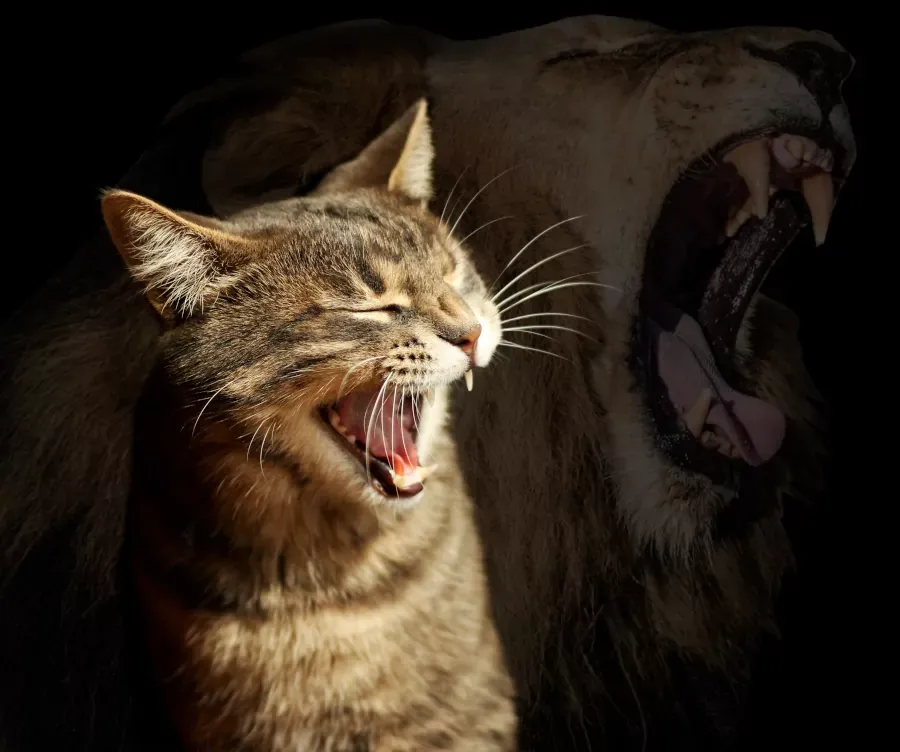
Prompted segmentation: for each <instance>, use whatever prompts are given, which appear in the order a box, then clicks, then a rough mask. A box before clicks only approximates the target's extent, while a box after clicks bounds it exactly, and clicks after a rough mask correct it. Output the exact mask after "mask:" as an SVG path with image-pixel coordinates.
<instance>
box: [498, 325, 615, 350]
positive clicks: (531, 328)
mask: <svg viewBox="0 0 900 752" xmlns="http://www.w3.org/2000/svg"><path fill="white" fill-rule="evenodd" d="M535 329H558V330H559V331H563V332H572V334H577V335H578V336H579V337H584V338H585V339H589V340H590V341H591V342H596V343H597V344H598V345H599V344H600V342H599V341H597V340H596V339H594V338H593V337H591V336H588V335H587V334H585V333H584V332H579V331H578V330H577V329H572V327H569V326H557V325H555V324H535V325H534V326H511V327H507V328H504V329H502V330H501V331H504V332H531V333H534V330H535Z"/></svg>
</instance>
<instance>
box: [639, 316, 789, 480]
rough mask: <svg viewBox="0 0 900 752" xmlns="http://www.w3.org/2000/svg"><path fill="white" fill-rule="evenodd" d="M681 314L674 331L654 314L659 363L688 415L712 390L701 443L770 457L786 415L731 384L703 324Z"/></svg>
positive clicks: (760, 459) (753, 458) (756, 460)
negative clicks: (656, 318)
mask: <svg viewBox="0 0 900 752" xmlns="http://www.w3.org/2000/svg"><path fill="white" fill-rule="evenodd" d="M675 317H676V320H675V321H673V322H672V324H673V326H672V327H671V331H666V330H665V329H664V328H663V327H661V326H659V324H657V322H655V321H653V320H652V319H651V321H652V323H653V324H655V325H656V327H654V328H657V327H658V328H657V331H656V335H657V337H658V340H657V367H658V369H659V375H660V378H661V379H662V380H663V383H664V384H665V385H666V387H667V389H668V392H669V399H670V400H671V401H672V404H673V405H675V407H676V409H677V410H678V411H679V413H680V414H681V415H682V416H687V415H688V414H689V413H690V412H691V410H692V408H694V406H695V405H697V403H698V400H699V399H701V395H702V394H703V390H704V389H706V390H708V394H709V396H710V397H711V400H710V407H709V411H708V413H706V415H705V417H702V416H701V418H700V420H699V421H698V426H700V428H698V433H699V431H702V430H703V428H702V426H706V427H707V429H706V431H705V432H704V433H703V434H701V435H700V438H701V443H704V445H706V446H709V447H710V448H717V449H720V450H721V449H724V448H726V447H727V448H728V449H729V453H730V454H731V456H737V457H740V458H741V459H743V460H744V461H745V462H746V463H748V464H750V465H761V464H763V463H764V462H767V461H768V460H770V459H771V458H772V457H774V456H775V454H776V453H777V452H778V450H779V449H780V447H781V443H782V442H783V441H784V436H785V430H786V423H785V418H784V415H783V414H782V412H781V411H780V410H779V409H778V408H777V407H775V406H774V405H771V404H769V403H768V402H764V401H763V400H761V399H757V398H756V397H751V396H750V395H747V394H744V393H742V392H739V391H738V390H737V389H735V388H733V387H732V386H731V385H730V384H728V382H726V381H725V379H724V377H723V376H722V374H721V373H720V371H719V369H718V367H717V366H716V363H715V359H714V358H713V354H712V351H711V350H710V347H709V344H708V343H707V341H706V338H705V337H704V336H703V330H702V329H701V328H700V325H699V324H698V323H697V322H696V321H695V320H694V319H693V318H691V317H690V316H688V315H687V314H685V313H681V312H680V311H679V312H678V313H677V314H675ZM667 323H668V322H667ZM701 409H703V408H701ZM723 439H724V441H723Z"/></svg>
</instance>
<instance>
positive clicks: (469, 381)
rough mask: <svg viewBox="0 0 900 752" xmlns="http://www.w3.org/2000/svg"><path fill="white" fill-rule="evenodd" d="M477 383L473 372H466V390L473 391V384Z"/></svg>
mask: <svg viewBox="0 0 900 752" xmlns="http://www.w3.org/2000/svg"><path fill="white" fill-rule="evenodd" d="M474 381H475V377H474V376H473V375H472V370H471V369H469V370H468V371H466V389H468V390H469V391H470V392H471V391H472V383H473V382H474Z"/></svg>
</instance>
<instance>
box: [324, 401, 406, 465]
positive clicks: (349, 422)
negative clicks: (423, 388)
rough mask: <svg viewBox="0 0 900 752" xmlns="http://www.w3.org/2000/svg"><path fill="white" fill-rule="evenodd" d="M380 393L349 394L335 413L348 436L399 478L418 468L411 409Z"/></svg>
mask: <svg viewBox="0 0 900 752" xmlns="http://www.w3.org/2000/svg"><path fill="white" fill-rule="evenodd" d="M379 392H381V389H380V387H379V389H377V390H372V391H360V392H354V393H352V394H348V395H347V396H346V397H344V398H343V399H341V400H340V401H339V402H338V403H337V405H336V410H337V413H338V415H339V416H340V418H341V423H342V424H343V426H344V428H346V429H347V432H348V433H351V434H353V435H354V436H356V438H357V439H358V440H359V441H361V442H362V443H364V444H365V445H366V446H367V447H368V450H369V453H370V454H372V455H373V456H375V457H380V458H381V459H384V460H387V462H388V464H389V465H390V466H391V467H392V468H393V470H394V472H395V473H397V474H398V475H406V474H408V473H409V472H411V471H412V470H414V469H415V468H417V467H418V466H419V456H418V453H417V452H416V443H415V439H414V437H413V434H412V429H413V425H414V424H413V414H412V405H411V404H410V401H409V400H406V401H405V402H404V400H402V399H401V398H400V397H399V396H398V395H396V394H393V393H387V390H385V392H384V393H381V394H379ZM376 395H377V396H376Z"/></svg>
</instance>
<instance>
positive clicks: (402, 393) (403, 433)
mask: <svg viewBox="0 0 900 752" xmlns="http://www.w3.org/2000/svg"><path fill="white" fill-rule="evenodd" d="M404 402H406V387H403V389H402V390H401V391H400V439H401V440H402V442H403V452H404V457H409V449H407V448H406V431H405V430H403V403H404Z"/></svg>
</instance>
